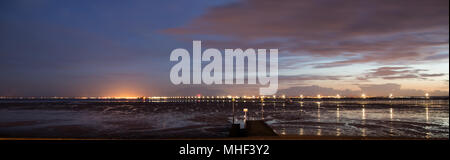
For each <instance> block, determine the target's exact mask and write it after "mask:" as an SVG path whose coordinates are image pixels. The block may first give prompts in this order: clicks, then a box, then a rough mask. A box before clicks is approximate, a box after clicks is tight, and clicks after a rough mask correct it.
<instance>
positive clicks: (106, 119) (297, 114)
mask: <svg viewBox="0 0 450 160" xmlns="http://www.w3.org/2000/svg"><path fill="white" fill-rule="evenodd" d="M243 108H248V110H249V112H248V117H249V119H264V120H265V121H266V122H267V123H268V124H269V125H270V126H271V127H272V128H273V129H274V130H275V131H276V132H277V133H278V134H280V135H315V136H362V137H414V138H448V137H449V106H448V100H439V101H433V100H429V101H416V100H410V101H404V100H403V101H321V102H315V101H305V102H295V101H294V102H266V103H260V102H251V101H246V102H245V103H244V102H240V103H229V102H226V103H223V102H222V101H220V102H216V101H209V102H201V103H195V102H190V103H181V102H170V103H169V102H164V103H162V102H153V103H149V102H134V101H131V102H106V101H105V102H102V101H95V102H92V101H90V102H85V101H75V100H65V101H52V102H48V101H21V100H17V101H3V102H1V101H0V137H22V138H25V137H26V138H38V137H39V138H138V139H139V138H190V137H200V138H201V137H203V138H205V137H227V135H228V129H229V127H230V124H231V123H232V121H233V110H234V117H235V121H236V122H237V123H241V122H242V119H243V114H244V113H243V111H242V110H243Z"/></svg>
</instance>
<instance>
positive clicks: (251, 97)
mask: <svg viewBox="0 0 450 160" xmlns="http://www.w3.org/2000/svg"><path fill="white" fill-rule="evenodd" d="M7 98H10V97H0V99H7ZM77 98H78V97H77ZM82 98H85V97H82ZM89 98H90V97H89ZM95 98H97V99H99V98H100V99H106V97H95ZM108 98H109V97H108ZM112 98H119V97H112ZM120 98H127V99H132V98H133V99H134V98H136V97H120ZM144 98H146V99H266V98H272V99H279V98H280V99H286V98H288V97H287V96H286V95H281V96H277V95H273V96H271V97H270V96H267V97H266V96H245V95H244V96H242V97H240V96H231V95H228V96H178V97H144ZM293 98H295V97H293ZM297 98H300V99H304V98H316V99H322V98H336V99H341V98H342V96H341V95H339V94H337V95H336V96H322V95H321V94H318V95H317V96H315V97H307V96H304V95H303V94H301V95H299V96H298V97H297ZM359 98H362V99H366V98H369V96H367V95H366V94H364V93H363V94H361V96H360V97H359ZM387 98H389V99H394V98H395V97H394V95H393V94H392V93H390V94H389V95H388V96H387ZM423 98H426V99H429V98H430V94H429V93H425V95H424V97H423Z"/></svg>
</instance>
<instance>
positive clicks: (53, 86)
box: [0, 0, 449, 96]
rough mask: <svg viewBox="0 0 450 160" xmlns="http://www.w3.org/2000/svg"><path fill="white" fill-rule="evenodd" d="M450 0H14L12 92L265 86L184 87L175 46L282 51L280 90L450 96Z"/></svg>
mask: <svg viewBox="0 0 450 160" xmlns="http://www.w3.org/2000/svg"><path fill="white" fill-rule="evenodd" d="M448 5H449V1H448V0H398V1H392V0H364V1H359V0H340V1H335V0H280V1H270V0H233V1H225V0H220V1H217V0H215V1H211V0H189V1H186V0H167V1H156V0H155V1H148V0H133V1H126V2H125V1H114V0H65V1H58V0H33V1H31V0H2V1H1V2H0V74H1V75H0V96H156V95H195V94H196V93H201V94H208V95H226V94H239V95H243V94H247V95H249V94H256V93H257V91H258V90H257V88H258V87H255V86H245V87H246V89H241V88H242V87H244V86H223V85H220V86H205V85H195V86H174V85H172V84H171V83H170V81H169V80H168V79H169V70H170V68H171V66H172V65H173V64H174V63H171V62H169V54H170V52H171V51H172V50H173V49H176V48H186V49H188V50H190V48H191V47H192V46H191V45H192V40H194V39H195V40H202V41H203V42H204V43H205V46H208V47H216V48H267V49H269V48H279V50H280V56H281V57H280V87H281V88H280V90H279V91H280V94H281V93H285V94H292V95H297V94H299V93H304V94H305V95H307V94H312V95H313V94H317V93H322V94H324V95H326V94H329V95H334V94H342V95H345V94H347V95H356V94H360V93H361V92H364V93H367V94H369V95H385V94H387V93H394V94H397V95H423V94H424V93H425V92H430V93H431V94H434V95H448V87H449V86H448V84H449V81H448V80H449V70H448V67H449V65H448V59H449V7H448Z"/></svg>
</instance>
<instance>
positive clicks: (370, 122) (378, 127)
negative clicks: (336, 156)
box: [265, 102, 449, 138]
mask: <svg viewBox="0 0 450 160" xmlns="http://www.w3.org/2000/svg"><path fill="white" fill-rule="evenodd" d="M298 103H299V105H290V104H285V103H282V104H278V105H281V107H282V109H283V110H282V112H278V111H277V110H276V109H274V110H265V115H268V117H265V120H267V121H268V123H269V124H270V125H271V126H272V127H273V128H274V130H275V131H276V132H277V133H281V134H282V135H317V136H362V137H366V136H368V137H422V138H448V135H449V133H448V129H449V125H448V121H449V116H448V113H449V112H448V111H449V109H448V104H442V105H440V104H437V105H436V104H433V105H432V107H430V104H423V105H420V104H419V105H417V104H412V105H407V104H406V105H405V104H401V105H399V104H370V103H363V104H342V103H337V104H336V103H331V102H298ZM295 106H298V107H299V108H295ZM274 108H276V105H275V104H274ZM294 113H295V114H294Z"/></svg>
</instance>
